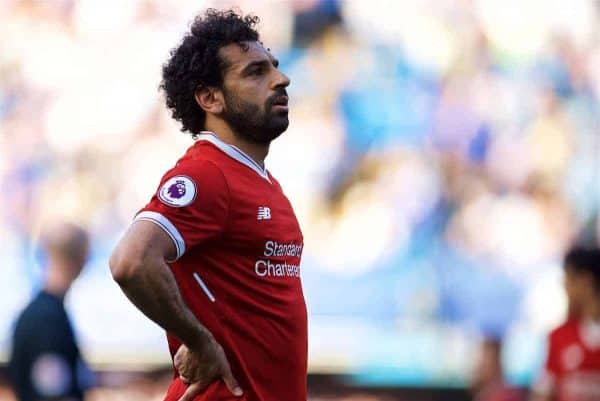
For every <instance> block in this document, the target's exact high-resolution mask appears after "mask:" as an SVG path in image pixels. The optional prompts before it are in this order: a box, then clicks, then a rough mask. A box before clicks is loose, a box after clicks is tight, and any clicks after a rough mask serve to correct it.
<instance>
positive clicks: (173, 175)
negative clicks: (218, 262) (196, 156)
mask: <svg viewBox="0 0 600 401" xmlns="http://www.w3.org/2000/svg"><path fill="white" fill-rule="evenodd" d="M228 212H229V188H228V186H227V183H226V181H225V177H224V175H223V173H222V171H221V170H220V169H219V168H218V167H217V166H216V165H215V164H214V163H212V162H210V161H206V160H203V161H198V160H188V161H185V162H179V163H178V164H177V165H176V166H175V167H174V168H173V169H171V170H170V171H168V172H167V173H166V174H165V175H164V176H163V178H162V180H161V182H160V185H159V187H158V190H157V191H156V193H155V194H154V196H153V197H152V199H151V200H150V203H148V204H147V205H146V206H145V207H144V208H143V209H142V210H140V211H139V212H138V214H137V215H136V217H135V220H136V221H137V220H148V221H151V222H153V223H155V224H156V225H158V226H159V227H160V228H162V229H163V230H164V231H165V232H166V233H167V234H168V235H169V237H171V239H172V240H173V243H174V244H175V248H176V251H177V255H176V258H175V260H176V259H179V258H180V257H181V256H183V254H184V253H185V252H186V250H187V249H190V248H192V247H194V246H196V245H198V244H201V243H202V242H204V241H207V240H210V239H212V238H214V237H216V236H218V235H220V234H221V233H222V232H223V231H224V230H225V226H226V222H227V216H228Z"/></svg>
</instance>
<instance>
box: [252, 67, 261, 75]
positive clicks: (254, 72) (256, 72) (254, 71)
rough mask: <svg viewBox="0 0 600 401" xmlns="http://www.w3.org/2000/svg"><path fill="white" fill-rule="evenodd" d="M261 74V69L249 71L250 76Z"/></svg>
mask: <svg viewBox="0 0 600 401" xmlns="http://www.w3.org/2000/svg"><path fill="white" fill-rule="evenodd" d="M262 73H263V69H262V68H255V69H253V70H251V71H250V75H261V74H262Z"/></svg>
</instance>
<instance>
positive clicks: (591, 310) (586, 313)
mask: <svg viewBox="0 0 600 401" xmlns="http://www.w3.org/2000/svg"><path fill="white" fill-rule="evenodd" d="M582 315H583V316H582V317H583V318H584V319H585V320H591V321H593V322H600V299H598V297H594V300H593V301H591V302H584V303H583V310H582Z"/></svg>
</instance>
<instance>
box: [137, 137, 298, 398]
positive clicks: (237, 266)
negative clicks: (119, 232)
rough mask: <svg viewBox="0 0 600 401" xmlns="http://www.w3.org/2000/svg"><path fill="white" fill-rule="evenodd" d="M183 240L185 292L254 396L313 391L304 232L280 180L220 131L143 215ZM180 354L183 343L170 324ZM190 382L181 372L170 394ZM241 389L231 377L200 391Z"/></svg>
mask: <svg viewBox="0 0 600 401" xmlns="http://www.w3.org/2000/svg"><path fill="white" fill-rule="evenodd" d="M136 220H149V221H152V222H154V223H155V224H157V225H158V226H160V227H161V228H162V229H163V230H165V232H166V233H167V234H168V235H169V236H170V237H171V239H172V240H173V242H174V243H175V245H176V249H177V258H176V260H174V261H172V262H170V267H171V269H172V271H173V274H174V276H175V279H176V280H177V284H178V286H179V289H180V291H181V293H182V295H183V298H184V300H185V302H186V304H187V305H188V307H189V308H190V310H191V311H192V312H193V313H194V314H195V315H196V317H197V318H198V320H199V321H200V322H201V323H202V324H203V325H204V326H206V327H207V328H208V329H209V330H210V331H211V333H212V334H213V335H214V337H215V338H216V340H217V341H218V342H219V343H220V344H221V345H222V346H223V348H224V350H225V353H226V355H227V357H228V359H229V362H230V364H231V368H232V371H233V374H234V376H235V377H236V379H237V380H238V381H239V383H240V386H241V387H242V389H243V390H244V396H243V397H242V398H241V399H242V400H243V399H247V400H248V401H282V400H286V401H306V368H307V313H306V305H305V302H304V295H303V293H302V286H301V282H300V257H301V254H302V248H303V238H302V233H301V231H300V226H299V225H298V221H297V219H296V216H295V214H294V211H293V209H292V206H291V204H290V202H289V200H288V199H287V198H286V196H285V195H284V194H283V191H282V189H281V187H280V186H279V183H278V182H277V181H276V180H275V179H274V178H273V176H272V175H271V174H270V173H269V172H267V171H266V170H263V169H262V168H261V167H260V166H259V165H258V164H256V163H255V162H254V161H253V160H252V159H250V158H249V157H248V156H247V155H246V154H244V153H243V152H242V151H241V150H239V149H238V148H236V147H234V146H231V145H228V144H226V143H224V142H222V141H221V140H220V139H218V138H217V137H216V136H215V135H213V134H212V133H208V132H205V133H202V134H201V135H200V136H199V138H198V140H197V141H196V143H195V144H194V145H193V146H191V147H190V148H189V149H188V151H187V152H186V154H185V155H184V156H183V157H182V158H181V159H180V160H179V161H178V162H177V164H176V165H175V167H174V168H173V169H171V170H169V171H168V172H167V173H166V174H165V175H164V177H163V178H162V180H161V183H160V186H159V189H158V191H157V193H156V195H155V196H154V197H153V198H152V200H151V201H150V203H149V204H148V205H147V206H146V207H145V208H143V209H142V210H141V211H140V212H139V213H138V214H137V216H136ZM167 337H168V341H169V349H170V352H171V355H172V356H173V355H174V354H175V352H176V351H177V349H178V347H179V345H180V343H179V342H178V340H177V339H175V338H174V337H173V336H172V335H170V334H169V333H167ZM184 391H185V386H184V385H183V384H182V383H181V381H180V380H179V379H178V378H175V379H174V381H173V383H172V384H171V387H170V388H169V391H168V393H167V398H166V400H169V401H170V400H177V399H179V397H181V396H182V394H183V392H184ZM230 398H231V399H232V400H233V399H240V398H236V397H233V396H232V395H231V393H230V392H229V390H228V389H227V388H226V387H225V384H224V383H223V382H222V381H218V382H215V383H213V384H212V385H210V386H209V387H208V388H207V389H206V391H204V392H203V394H202V395H201V396H199V397H197V398H196V399H195V400H196V401H201V400H202V401H213V400H225V399H230Z"/></svg>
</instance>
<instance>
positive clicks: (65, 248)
mask: <svg viewBox="0 0 600 401" xmlns="http://www.w3.org/2000/svg"><path fill="white" fill-rule="evenodd" d="M41 244H42V247H43V250H44V252H45V257H46V266H45V281H44V286H43V288H42V290H41V291H40V292H39V293H38V294H37V295H36V296H35V297H34V298H33V300H32V301H31V302H30V303H29V305H28V306H27V307H26V308H25V310H24V311H23V312H22V313H21V315H20V316H19V318H18V320H17V323H16V327H15V331H14V335H13V347H12V355H11V358H10V362H9V374H10V378H11V381H12V384H13V387H14V390H15V393H16V395H17V397H18V399H19V400H20V401H41V400H70V401H71V400H72V401H75V400H82V399H83V395H84V391H85V390H86V387H88V383H89V379H90V377H91V376H90V375H89V370H88V369H87V367H86V365H85V363H84V362H83V360H82V357H81V353H80V351H79V347H78V345H77V338H76V336H75V333H74V331H73V327H72V325H71V321H70V319H69V316H68V314H67V311H66V310H65V307H64V299H65V295H66V294H67V292H68V291H69V289H70V288H71V285H72V284H73V282H74V281H75V279H77V277H78V276H79V273H81V270H82V269H83V266H84V265H85V263H86V260H87V257H88V249H89V240H88V234H87V233H86V231H85V230H83V229H82V228H81V227H79V226H76V225H74V224H71V223H65V222H59V223H54V224H53V225H51V226H49V227H48V228H47V229H46V230H45V232H44V233H43V234H42V238H41Z"/></svg>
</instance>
